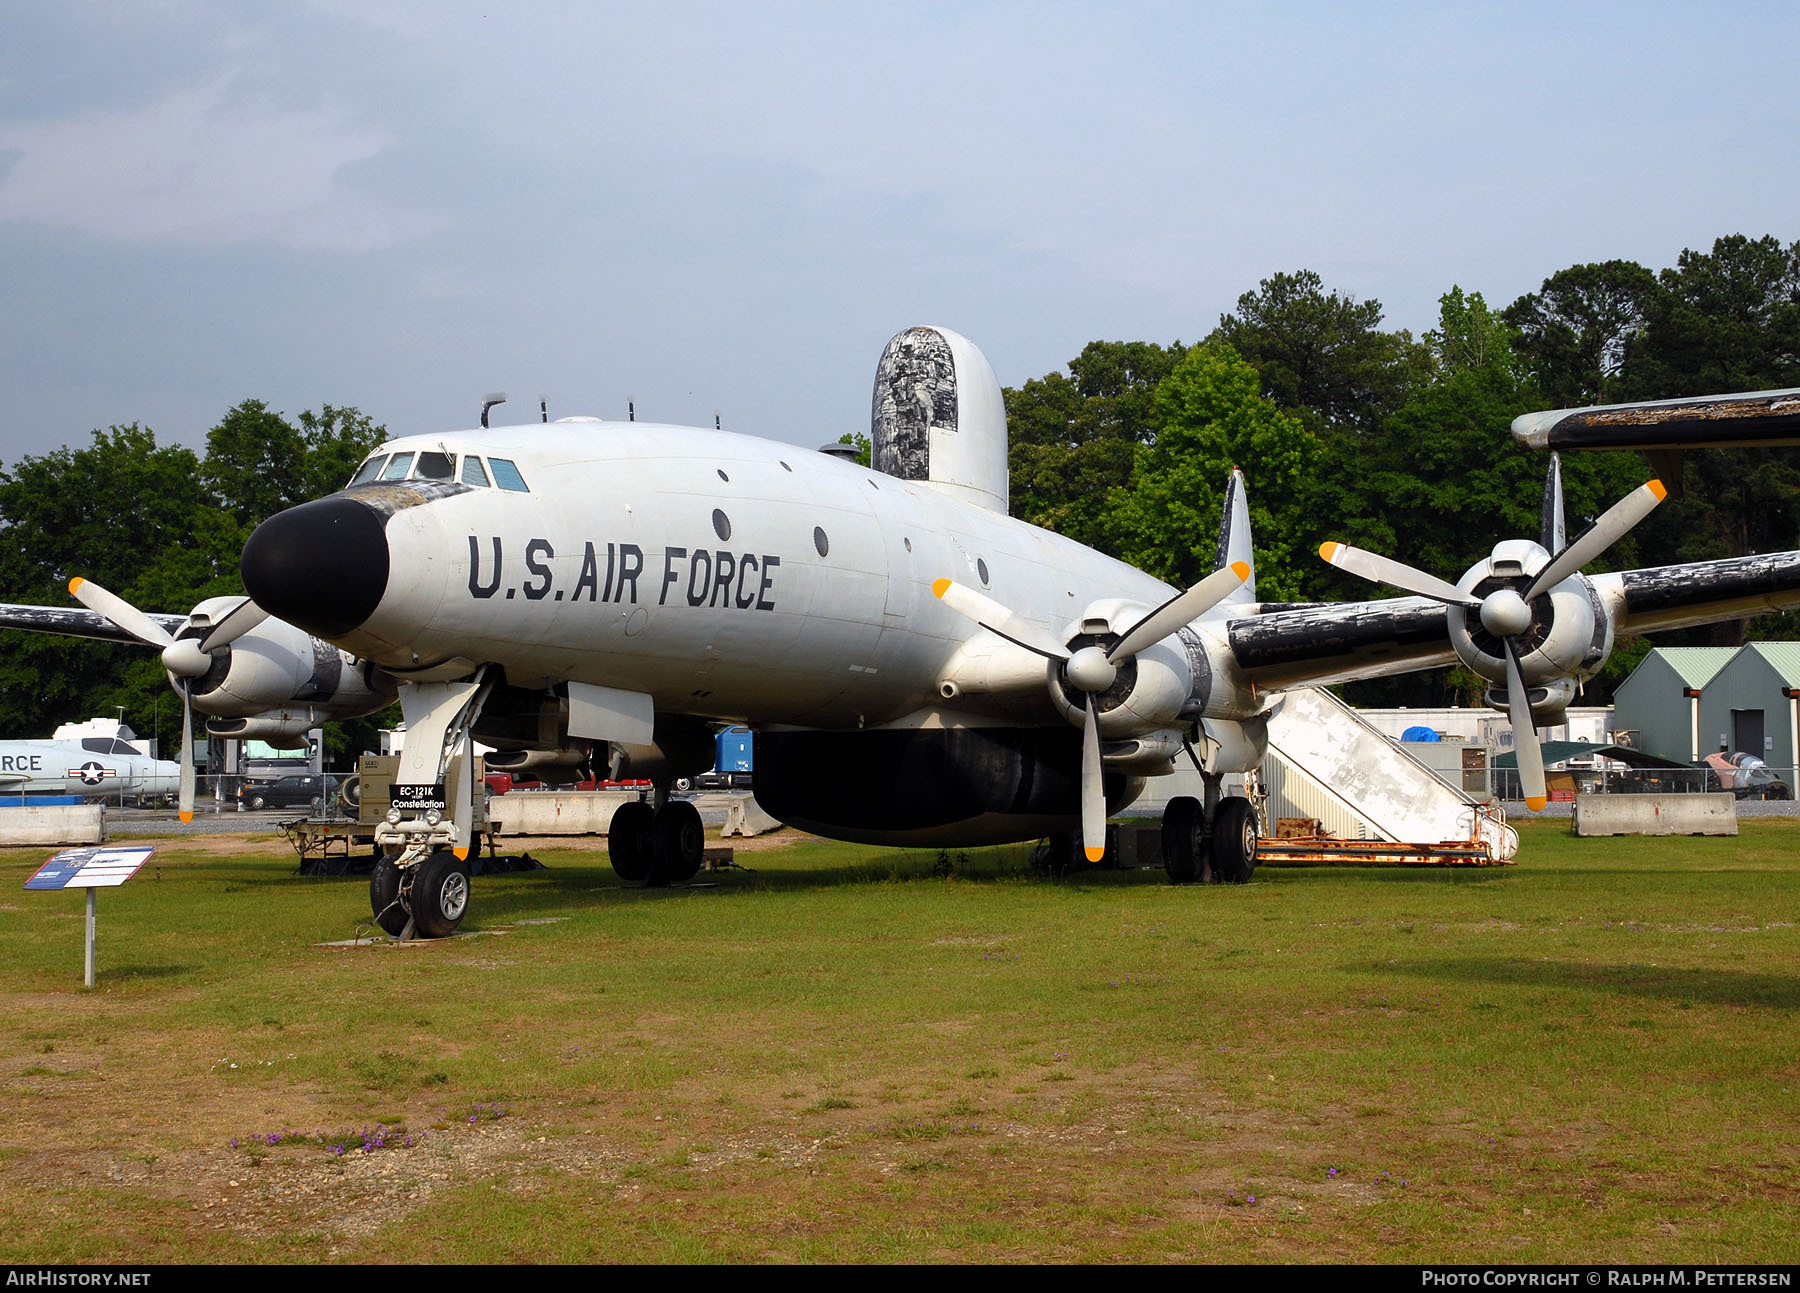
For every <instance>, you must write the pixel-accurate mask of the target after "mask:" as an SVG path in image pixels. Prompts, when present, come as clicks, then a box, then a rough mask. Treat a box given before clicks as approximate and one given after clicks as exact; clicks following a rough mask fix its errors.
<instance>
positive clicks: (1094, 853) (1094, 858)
mask: <svg viewBox="0 0 1800 1293" xmlns="http://www.w3.org/2000/svg"><path fill="white" fill-rule="evenodd" d="M1081 851H1082V852H1083V853H1085V854H1087V860H1088V861H1089V862H1098V861H1099V860H1100V859H1101V858H1103V857H1105V856H1106V850H1105V849H1090V848H1084V849H1082V850H1081Z"/></svg>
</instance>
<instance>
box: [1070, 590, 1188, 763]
mask: <svg viewBox="0 0 1800 1293" xmlns="http://www.w3.org/2000/svg"><path fill="white" fill-rule="evenodd" d="M1148 609H1149V608H1148V607H1145V606H1141V605H1139V604H1137V603H1135V602H1127V601H1123V600H1120V599H1117V598H1108V599H1106V600H1104V601H1098V602H1095V603H1094V604H1093V605H1091V606H1089V607H1088V609H1087V611H1086V613H1085V614H1083V615H1082V617H1081V618H1080V619H1079V620H1076V621H1074V622H1073V623H1072V624H1070V625H1069V626H1068V628H1067V630H1066V631H1065V632H1064V634H1063V640H1064V641H1065V642H1066V643H1068V645H1069V648H1070V649H1071V650H1079V649H1080V648H1082V647H1086V646H1099V647H1109V646H1111V645H1112V644H1113V643H1114V642H1116V641H1118V640H1119V638H1120V636H1121V635H1122V634H1123V633H1124V632H1125V631H1126V630H1127V629H1129V628H1131V626H1132V625H1134V624H1136V623H1137V622H1138V621H1139V620H1140V619H1142V618H1143V617H1144V615H1145V613H1146V612H1147V611H1148ZM1117 668H1118V673H1117V675H1116V676H1115V677H1114V679H1113V683H1112V686H1110V687H1108V688H1107V689H1106V690H1105V691H1103V692H1100V693H1099V694H1098V695H1096V696H1095V698H1094V700H1095V708H1096V710H1097V711H1098V713H1099V718H1100V735H1101V737H1102V738H1103V739H1105V740H1109V741H1121V740H1125V739H1127V738H1129V737H1134V736H1142V735H1144V734H1146V733H1149V732H1154V731H1157V730H1159V729H1162V728H1169V727H1178V726H1180V725H1181V723H1182V721H1183V717H1184V712H1185V711H1188V710H1189V709H1190V708H1191V705H1190V702H1191V701H1192V699H1193V696H1194V668H1193V664H1192V662H1191V660H1190V658H1189V651H1188V648H1187V645H1186V641H1185V635H1183V634H1177V635H1175V636H1172V637H1169V638H1165V639H1164V640H1163V641H1161V642H1157V643H1154V644H1152V645H1151V646H1147V647H1145V648H1144V649H1143V650H1142V651H1139V652H1138V653H1137V654H1136V655H1135V656H1132V657H1129V658H1127V659H1125V660H1121V661H1119V662H1118V664H1117ZM1050 701H1051V703H1052V704H1053V705H1055V706H1056V708H1057V710H1058V711H1059V712H1060V713H1061V714H1062V716H1063V717H1064V718H1066V719H1068V720H1069V722H1071V723H1073V724H1075V725H1076V726H1077V727H1079V726H1080V725H1081V724H1082V721H1083V718H1082V714H1083V709H1084V707H1085V706H1086V704H1087V697H1086V695H1085V693H1083V692H1081V691H1080V690H1078V689H1077V688H1076V687H1075V686H1074V685H1072V684H1071V683H1070V682H1069V680H1068V679H1067V678H1066V677H1065V676H1064V675H1063V673H1062V671H1059V670H1053V671H1052V672H1051V675H1050Z"/></svg>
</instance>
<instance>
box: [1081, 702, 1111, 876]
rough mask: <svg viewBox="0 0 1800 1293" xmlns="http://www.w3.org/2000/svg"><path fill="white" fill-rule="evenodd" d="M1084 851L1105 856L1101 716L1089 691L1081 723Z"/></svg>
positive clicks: (1090, 857)
mask: <svg viewBox="0 0 1800 1293" xmlns="http://www.w3.org/2000/svg"><path fill="white" fill-rule="evenodd" d="M1081 851H1082V852H1083V853H1085V854H1087V860H1088V861H1089V862H1098V861H1099V860H1100V859H1101V858H1103V857H1105V856H1106V786H1105V784H1104V783H1103V782H1102V780H1101V776H1100V719H1099V716H1098V715H1096V714H1095V713H1094V693H1093V692H1091V691H1090V692H1088V693H1087V711H1086V718H1085V720H1084V721H1083V722H1082V724H1081Z"/></svg>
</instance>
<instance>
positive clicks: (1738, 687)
mask: <svg viewBox="0 0 1800 1293" xmlns="http://www.w3.org/2000/svg"><path fill="white" fill-rule="evenodd" d="M1797 706H1800V642H1749V643H1746V644H1745V645H1744V646H1742V647H1740V648H1738V650H1737V653H1736V654H1735V655H1733V656H1732V657H1731V659H1730V660H1729V661H1727V662H1726V664H1725V666H1724V668H1722V669H1720V670H1719V671H1718V672H1717V673H1716V674H1714V675H1713V677H1712V681H1711V682H1709V683H1708V684H1707V685H1706V687H1705V689H1704V691H1703V692H1702V696H1701V701H1700V723H1701V729H1700V742H1701V749H1700V752H1701V753H1702V754H1711V753H1714V752H1715V751H1717V750H1720V749H1724V750H1727V751H1730V752H1733V753H1735V752H1737V751H1739V750H1742V751H1743V752H1744V753H1745V754H1754V755H1755V756H1756V757H1757V758H1759V759H1761V760H1762V761H1763V762H1764V763H1766V764H1768V765H1769V766H1770V767H1771V768H1774V769H1775V771H1776V775H1777V776H1779V777H1781V778H1782V779H1783V780H1786V781H1787V782H1788V784H1789V785H1793V784H1794V783H1793V781H1792V780H1791V777H1790V774H1791V773H1792V771H1793V769H1794V766H1795V764H1797V763H1800V748H1796V743H1797V742H1800V723H1796V721H1795V720H1796V715H1795V712H1794V711H1795V709H1796V707H1797Z"/></svg>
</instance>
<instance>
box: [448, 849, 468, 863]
mask: <svg viewBox="0 0 1800 1293" xmlns="http://www.w3.org/2000/svg"><path fill="white" fill-rule="evenodd" d="M450 851H451V852H452V853H454V854H456V860H457V861H458V862H467V861H468V860H469V850H468V849H451V850H450Z"/></svg>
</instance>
